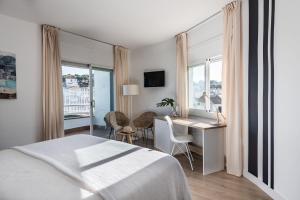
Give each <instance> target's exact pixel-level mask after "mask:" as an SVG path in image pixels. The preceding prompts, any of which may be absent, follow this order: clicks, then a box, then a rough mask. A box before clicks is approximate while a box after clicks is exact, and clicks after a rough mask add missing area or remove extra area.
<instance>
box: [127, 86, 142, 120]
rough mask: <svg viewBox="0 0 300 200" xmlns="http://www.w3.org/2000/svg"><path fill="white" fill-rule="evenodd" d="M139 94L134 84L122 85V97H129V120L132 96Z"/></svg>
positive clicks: (137, 87)
mask: <svg viewBox="0 0 300 200" xmlns="http://www.w3.org/2000/svg"><path fill="white" fill-rule="evenodd" d="M138 94H139V86H138V85H135V84H127V85H123V96H129V102H130V103H129V104H130V105H129V115H130V116H128V117H129V118H130V119H131V117H132V96H136V95H138Z"/></svg>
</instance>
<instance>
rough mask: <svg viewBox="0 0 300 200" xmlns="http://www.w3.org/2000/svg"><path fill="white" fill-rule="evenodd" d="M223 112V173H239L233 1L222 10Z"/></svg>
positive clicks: (238, 51)
mask: <svg viewBox="0 0 300 200" xmlns="http://www.w3.org/2000/svg"><path fill="white" fill-rule="evenodd" d="M223 13H224V49H223V86H222V87H223V93H222V94H223V112H224V115H225V117H226V122H227V129H226V143H225V146H226V161H227V162H226V165H227V173H229V174H232V175H236V176H241V175H242V173H243V146H242V141H243V65H242V30H241V28H242V26H241V2H240V1H234V2H231V3H229V4H228V5H226V6H225V7H224V8H223Z"/></svg>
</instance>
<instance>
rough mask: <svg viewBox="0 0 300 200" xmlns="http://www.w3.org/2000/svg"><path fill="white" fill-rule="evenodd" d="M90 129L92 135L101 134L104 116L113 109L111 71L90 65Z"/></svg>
mask: <svg viewBox="0 0 300 200" xmlns="http://www.w3.org/2000/svg"><path fill="white" fill-rule="evenodd" d="M91 77H92V84H91V98H92V104H91V105H92V107H91V113H92V116H93V117H92V118H91V130H93V131H92V133H93V134H94V135H97V136H101V135H103V130H104V127H105V122H104V116H105V114H106V113H108V112H110V111H112V110H113V109H114V98H113V96H114V95H113V71H112V70H109V69H103V68H99V67H91Z"/></svg>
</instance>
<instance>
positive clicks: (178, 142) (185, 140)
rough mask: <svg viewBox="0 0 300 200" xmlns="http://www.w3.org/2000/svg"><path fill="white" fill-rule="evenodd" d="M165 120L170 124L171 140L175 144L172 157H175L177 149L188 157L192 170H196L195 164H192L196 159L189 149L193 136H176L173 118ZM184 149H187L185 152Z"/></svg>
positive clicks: (167, 117)
mask: <svg viewBox="0 0 300 200" xmlns="http://www.w3.org/2000/svg"><path fill="white" fill-rule="evenodd" d="M165 119H166V121H167V122H168V126H169V133H170V139H171V142H172V143H173V147H172V151H171V156H173V154H175V153H174V152H175V150H176V149H175V148H176V147H177V149H178V150H179V151H180V152H181V153H183V154H184V155H185V156H186V157H187V159H188V160H189V162H190V165H191V168H192V170H194V168H193V163H192V161H194V158H193V156H192V153H191V150H190V147H189V142H192V141H193V136H192V135H189V134H187V135H186V134H182V135H178V136H175V135H174V127H173V122H172V120H171V118H170V117H169V116H165ZM184 148H185V149H186V151H185V150H184Z"/></svg>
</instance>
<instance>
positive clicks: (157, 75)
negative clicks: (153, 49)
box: [144, 71, 165, 87]
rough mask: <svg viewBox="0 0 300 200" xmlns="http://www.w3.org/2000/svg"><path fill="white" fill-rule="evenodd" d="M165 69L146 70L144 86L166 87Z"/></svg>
mask: <svg viewBox="0 0 300 200" xmlns="http://www.w3.org/2000/svg"><path fill="white" fill-rule="evenodd" d="M164 86H165V71H154V72H144V87H164Z"/></svg>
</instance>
